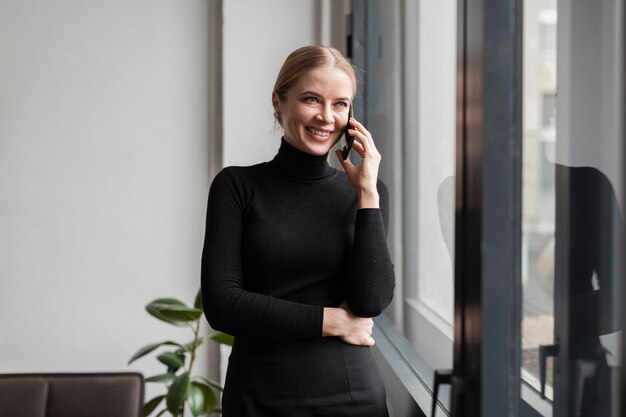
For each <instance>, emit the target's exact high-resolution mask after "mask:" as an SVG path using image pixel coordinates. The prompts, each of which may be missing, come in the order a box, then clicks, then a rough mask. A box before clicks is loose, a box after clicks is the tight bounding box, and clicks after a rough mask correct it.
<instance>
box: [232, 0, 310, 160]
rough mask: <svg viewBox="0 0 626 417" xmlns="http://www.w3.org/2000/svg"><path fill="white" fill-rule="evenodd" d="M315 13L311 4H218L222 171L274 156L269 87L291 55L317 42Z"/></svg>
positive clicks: (276, 133) (240, 0)
mask: <svg viewBox="0 0 626 417" xmlns="http://www.w3.org/2000/svg"><path fill="white" fill-rule="evenodd" d="M319 13H320V12H319V1H316V0H298V1H292V0H267V1H257V0H237V1H232V0H226V1H225V2H224V34H223V37H224V65H223V77H224V78H223V79H224V151H223V155H224V166H228V165H251V164H255V163H259V162H263V161H267V160H270V159H272V158H273V157H274V155H275V153H276V150H277V149H278V147H279V145H280V137H281V133H282V132H281V130H280V129H279V127H277V126H275V125H274V117H273V113H274V110H273V108H272V101H271V98H272V89H273V87H274V82H275V81H276V76H277V75H278V71H279V70H280V67H281V65H282V63H283V61H284V60H285V58H286V57H287V55H289V53H290V52H291V51H293V50H294V49H296V48H299V47H301V46H304V45H309V44H313V43H317V42H319V36H320V35H319V32H320V30H319V24H316V21H317V19H318V16H319Z"/></svg>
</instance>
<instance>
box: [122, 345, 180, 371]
mask: <svg viewBox="0 0 626 417" xmlns="http://www.w3.org/2000/svg"><path fill="white" fill-rule="evenodd" d="M163 345H168V346H178V347H182V346H181V345H180V343H176V342H172V341H171V340H166V341H165V342H159V343H153V344H151V345H147V346H144V347H142V348H141V349H139V350H138V351H137V353H135V354H134V355H133V357H132V358H130V360H129V361H128V365H130V364H131V363H132V362H134V361H136V360H137V359H139V358H141V357H142V356H145V355H147V354H148V353H150V352H152V351H153V350H154V349H156V348H158V347H159V346H163Z"/></svg>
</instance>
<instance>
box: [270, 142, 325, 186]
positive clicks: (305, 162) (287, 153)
mask: <svg viewBox="0 0 626 417" xmlns="http://www.w3.org/2000/svg"><path fill="white" fill-rule="evenodd" d="M269 166H270V167H271V168H273V169H275V170H276V171H278V172H280V173H282V174H285V175H287V176H289V177H292V178H297V179H303V180H317V179H323V178H326V177H328V176H329V175H331V174H333V173H334V172H335V169H334V168H331V166H330V165H328V153H326V154H325V155H321V156H317V155H311V154H308V153H306V152H303V151H301V150H299V149H297V148H295V147H294V146H292V145H290V144H289V143H287V141H285V138H282V139H281V143H280V148H279V149H278V153H277V154H276V156H275V157H274V159H272V160H271V161H270V162H269Z"/></svg>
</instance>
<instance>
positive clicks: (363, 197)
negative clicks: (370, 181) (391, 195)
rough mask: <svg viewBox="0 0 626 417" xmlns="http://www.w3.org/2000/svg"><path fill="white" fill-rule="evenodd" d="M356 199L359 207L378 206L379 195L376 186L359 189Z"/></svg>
mask: <svg viewBox="0 0 626 417" xmlns="http://www.w3.org/2000/svg"><path fill="white" fill-rule="evenodd" d="M358 200H359V201H358V207H359V208H360V209H363V208H380V196H379V195H378V190H377V189H376V188H373V189H362V190H359V191H358Z"/></svg>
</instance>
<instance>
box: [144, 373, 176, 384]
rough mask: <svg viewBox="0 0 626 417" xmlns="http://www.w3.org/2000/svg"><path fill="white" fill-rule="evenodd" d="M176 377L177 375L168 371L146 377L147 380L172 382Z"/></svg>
mask: <svg viewBox="0 0 626 417" xmlns="http://www.w3.org/2000/svg"><path fill="white" fill-rule="evenodd" d="M174 379H176V375H174V374H171V373H167V374H161V375H154V376H151V377H149V378H146V382H171V381H173V380H174Z"/></svg>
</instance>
